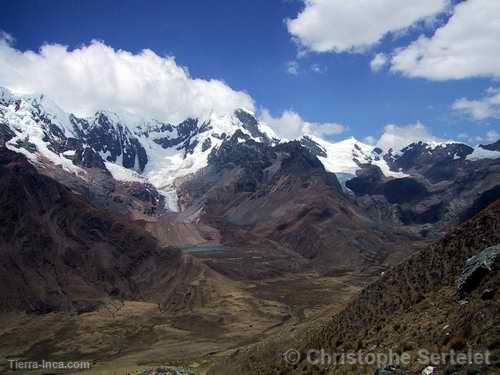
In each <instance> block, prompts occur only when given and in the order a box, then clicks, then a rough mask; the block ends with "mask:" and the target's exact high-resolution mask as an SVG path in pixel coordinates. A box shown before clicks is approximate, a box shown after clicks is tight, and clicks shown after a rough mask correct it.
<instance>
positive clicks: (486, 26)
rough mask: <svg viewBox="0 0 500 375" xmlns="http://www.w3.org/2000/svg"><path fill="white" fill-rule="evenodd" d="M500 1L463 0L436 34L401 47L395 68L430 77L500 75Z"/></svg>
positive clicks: (393, 64) (396, 57) (407, 73)
mask: <svg viewBox="0 0 500 375" xmlns="http://www.w3.org/2000/svg"><path fill="white" fill-rule="evenodd" d="M499 20H500V1H498V0H468V1H464V2H461V3H459V4H458V5H456V7H455V8H454V10H453V14H452V16H451V17H450V19H449V20H448V22H447V23H446V24H445V25H444V26H442V27H440V28H438V29H437V30H436V32H435V33H434V35H433V36H432V37H427V36H421V37H420V38H419V39H417V40H416V41H414V42H413V43H411V44H410V45H409V46H407V47H405V48H402V49H400V50H397V51H396V52H395V54H394V56H393V58H392V60H391V64H392V67H391V70H392V71H393V72H398V73H402V74H404V75H405V76H408V77H420V78H426V79H430V80H450V79H463V78H469V77H495V78H498V77H500V37H499V36H500V22H499Z"/></svg>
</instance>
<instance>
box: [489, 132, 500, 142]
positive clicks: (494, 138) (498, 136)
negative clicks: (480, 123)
mask: <svg viewBox="0 0 500 375" xmlns="http://www.w3.org/2000/svg"><path fill="white" fill-rule="evenodd" d="M499 139H500V134H498V132H497V131H495V130H490V131H488V132H487V133H486V140H487V141H488V142H492V143H493V142H496V141H498V140H499Z"/></svg>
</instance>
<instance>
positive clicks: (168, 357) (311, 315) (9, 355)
mask: <svg viewBox="0 0 500 375" xmlns="http://www.w3.org/2000/svg"><path fill="white" fill-rule="evenodd" d="M205 256H206V254H205ZM365 282H366V281H365ZM237 285H238V287H240V288H241V289H235V288H234V286H231V287H229V288H227V290H226V292H227V294H225V295H223V296H222V297H220V299H217V300H215V301H211V302H210V303H208V304H206V305H204V306H202V307H200V308H198V309H193V310H192V311H182V312H180V313H166V312H161V311H160V309H159V306H158V305H157V304H153V303H145V302H137V301H118V300H110V301H109V302H108V303H107V304H106V305H104V306H102V307H101V308H100V309H99V310H98V311H95V312H91V313H84V314H80V315H77V314H66V313H50V314H46V315H41V316H40V315H29V314H20V313H9V314H2V315H1V316H0V363H1V364H2V365H1V366H3V367H2V368H1V372H2V373H9V372H10V369H9V368H8V363H9V362H8V360H9V359H18V358H21V359H22V358H29V359H30V360H40V361H41V360H50V361H63V362H66V361H91V362H92V363H93V365H92V368H91V369H90V370H86V371H80V372H79V373H86V374H96V375H97V374H102V375H112V374H113V375H114V374H116V375H118V374H142V373H144V371H146V370H149V369H155V368H158V367H163V366H179V367H187V368H189V369H190V371H192V372H193V373H195V374H198V373H199V374H203V373H204V372H205V371H206V370H207V369H208V368H209V367H210V366H211V365H212V364H213V363H215V362H218V361H219V360H220V359H222V358H224V357H226V356H228V355H230V354H231V353H233V352H234V351H235V350H238V349H237V348H238V347H241V346H244V345H248V344H251V343H254V342H257V341H259V340H262V339H264V338H266V337H271V336H273V335H275V334H276V333H277V332H283V331H289V332H293V331H294V330H296V329H298V328H299V327H300V326H301V324H302V323H303V322H305V321H306V320H307V321H308V324H311V321H314V320H321V318H322V317H328V316H331V315H332V314H334V313H335V312H337V311H338V310H339V309H341V308H342V307H343V306H344V305H345V304H346V302H347V301H348V300H349V299H350V298H351V297H352V296H353V295H355V294H357V292H358V291H359V290H360V288H361V287H362V283H361V281H360V278H359V277H358V276H356V275H352V274H345V275H342V276H336V277H321V276H319V275H317V274H313V273H310V274H294V275H288V276H282V277H279V278H270V279H266V280H261V281H254V282H251V283H237ZM217 287H224V286H220V285H218V286H217ZM218 295H220V294H218ZM16 373H19V372H16ZM30 373H31V374H34V375H35V374H37V373H39V374H42V373H46V372H42V371H40V372H37V371H30ZM146 373H147V371H146ZM180 373H182V372H180Z"/></svg>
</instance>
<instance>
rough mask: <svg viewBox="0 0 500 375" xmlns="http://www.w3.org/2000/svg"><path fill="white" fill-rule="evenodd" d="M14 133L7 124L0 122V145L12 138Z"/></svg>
mask: <svg viewBox="0 0 500 375" xmlns="http://www.w3.org/2000/svg"><path fill="white" fill-rule="evenodd" d="M14 136H15V134H14V132H13V131H12V130H10V128H9V126H8V125H7V124H0V146H3V145H5V143H7V142H8V141H10V140H11V139H12V138H14Z"/></svg>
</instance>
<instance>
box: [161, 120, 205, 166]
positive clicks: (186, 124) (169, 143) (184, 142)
mask: <svg viewBox="0 0 500 375" xmlns="http://www.w3.org/2000/svg"><path fill="white" fill-rule="evenodd" d="M176 129H177V137H173V138H171V137H163V138H157V139H155V140H154V141H155V142H156V143H157V144H159V145H160V146H162V147H163V148H170V147H174V146H177V148H176V149H177V150H178V151H184V157H186V155H188V154H192V153H193V151H194V148H195V147H196V146H197V145H198V141H197V140H196V139H193V138H194V137H195V136H196V135H198V134H201V133H204V132H206V131H208V130H210V129H211V127H210V122H209V121H208V122H203V123H201V122H200V121H199V120H198V119H187V120H186V121H183V122H181V123H180V124H179V125H177V127H176ZM204 146H205V147H206V146H208V144H207V145H204ZM209 147H210V146H208V148H209ZM208 148H206V149H205V150H203V151H206V150H207V149H208Z"/></svg>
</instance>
